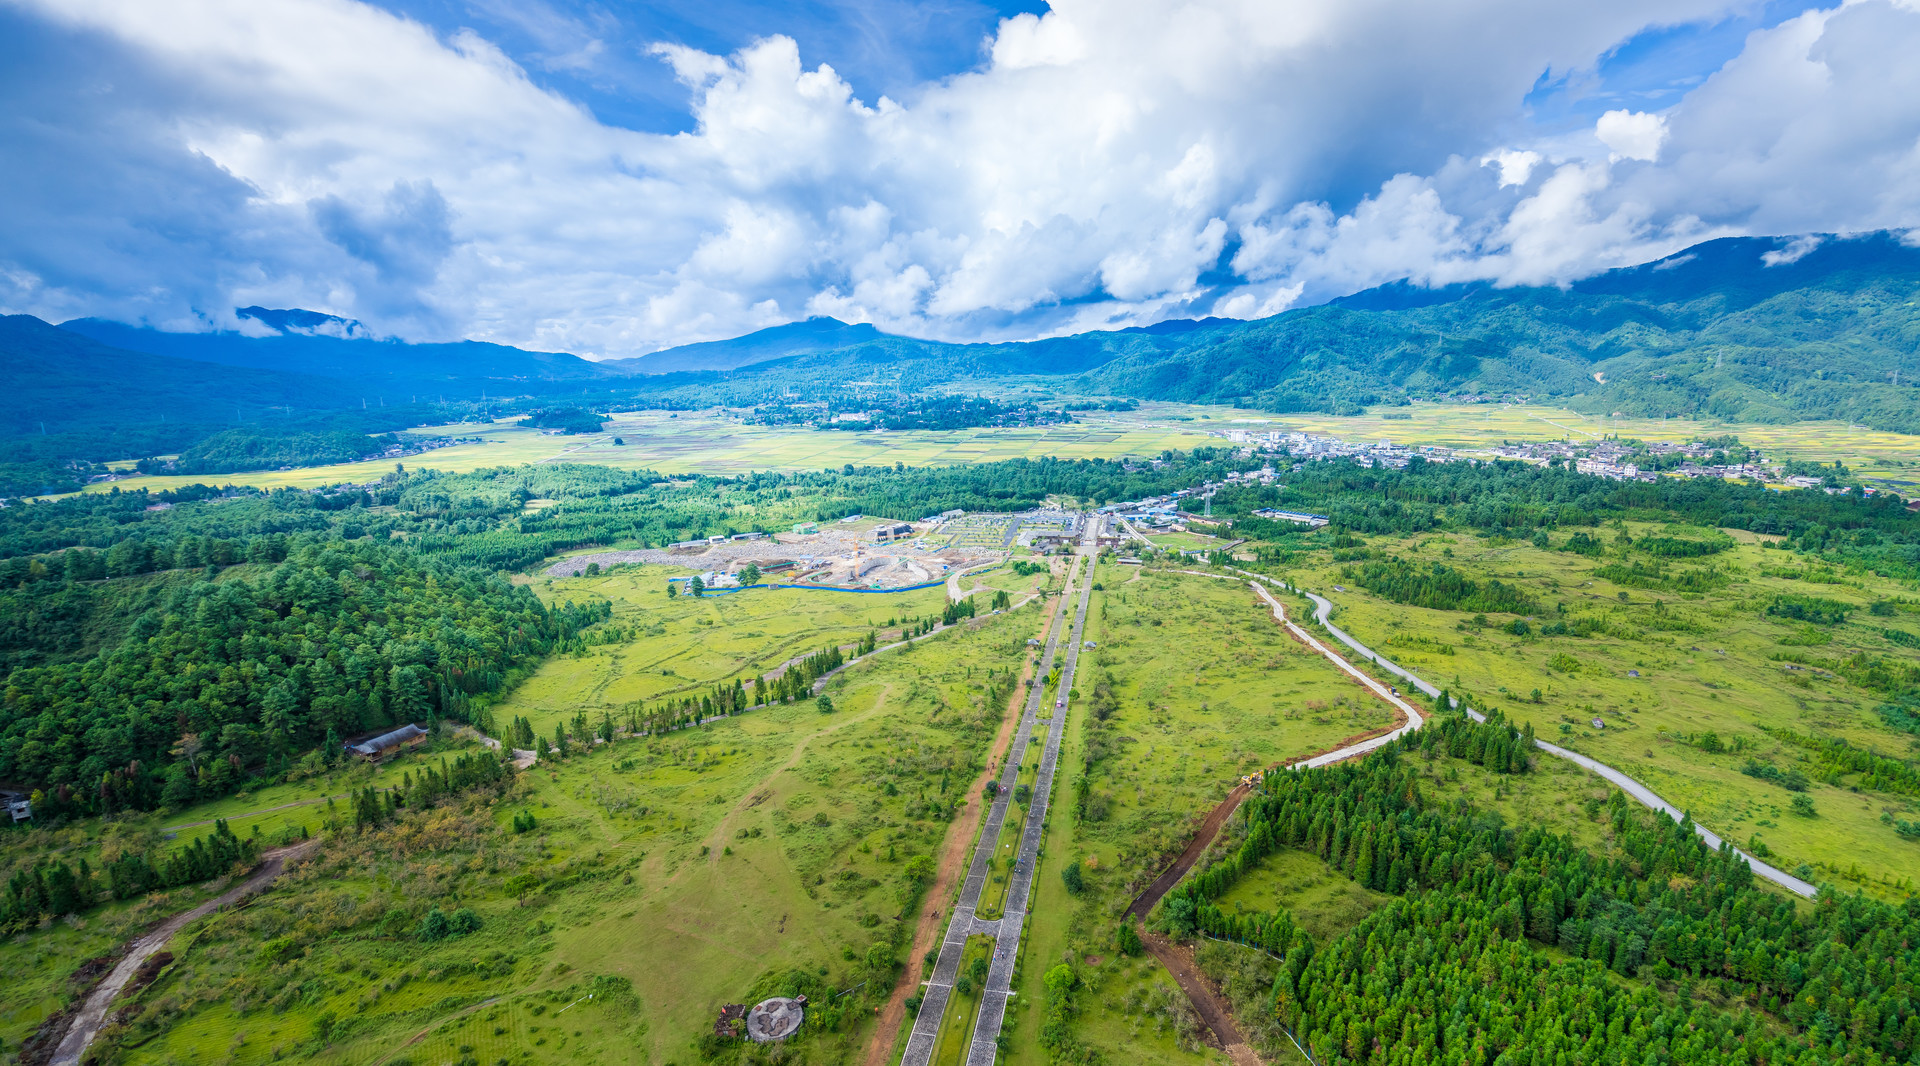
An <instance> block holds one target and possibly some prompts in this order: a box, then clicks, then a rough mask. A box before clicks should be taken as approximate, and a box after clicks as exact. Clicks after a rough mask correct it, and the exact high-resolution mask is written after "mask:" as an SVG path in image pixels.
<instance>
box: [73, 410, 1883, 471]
mask: <svg viewBox="0 0 1920 1066" xmlns="http://www.w3.org/2000/svg"><path fill="white" fill-rule="evenodd" d="M1075 417H1076V419H1078V421H1076V422H1075V423H1072V424H1068V425H1058V426H1037V427H1033V428H1011V429H1001V428H980V429H964V430H938V431H935V430H925V431H923V430H904V431H890V432H886V433H842V432H822V431H816V430H812V429H807V428H805V427H799V426H750V425H746V424H745V423H743V422H742V421H740V419H739V418H737V417H735V416H733V415H730V414H728V413H727V412H725V411H721V410H711V411H699V412H677V413H669V412H663V411H637V412H624V413H623V412H615V413H614V415H613V421H611V422H609V423H608V424H607V427H606V431H605V432H604V433H601V434H598V435H593V436H577V437H567V436H548V435H546V434H544V433H542V432H540V431H539V430H535V429H528V428H525V427H522V426H519V425H517V424H516V420H514V419H503V420H501V421H498V422H491V423H482V424H471V425H456V426H422V427H419V428H417V429H414V430H409V431H407V432H408V433H410V434H414V435H419V436H477V437H481V438H483V439H484V441H485V443H483V444H462V445H456V446H454V447H451V448H442V449H438V450H435V451H431V452H427V453H425V454H422V455H417V456H410V457H408V458H406V459H405V460H402V462H403V464H404V465H406V466H407V467H409V468H419V469H424V470H442V471H448V472H453V473H460V472H466V471H472V470H479V469H484V468H487V467H494V466H514V465H519V464H523V463H594V464H598V465H603V466H612V467H618V468H622V469H652V470H659V471H661V472H662V473H672V474H678V473H692V472H698V473H708V474H740V473H746V472H749V471H754V470H818V469H821V468H824V467H838V466H842V465H844V464H847V463H852V464H854V465H856V466H865V465H878V464H882V463H884V464H887V465H892V464H894V463H904V464H906V465H908V466H951V465H959V464H967V463H982V462H995V461H999V460H1002V459H1015V458H1038V457H1041V456H1057V457H1061V458H1069V459H1084V458H1117V457H1121V456H1152V455H1158V454H1159V453H1160V452H1161V451H1162V450H1164V449H1169V448H1172V449H1189V448H1194V447H1203V446H1219V445H1222V444H1224V443H1225V441H1224V440H1223V439H1222V437H1221V436H1220V434H1223V433H1226V432H1228V431H1231V430H1246V431H1249V432H1254V433H1270V432H1282V433H1285V432H1295V431H1299V432H1306V433H1314V434H1318V435H1322V436H1332V437H1341V438H1345V439H1350V440H1361V441H1376V440H1382V439H1387V440H1392V441H1395V442H1397V443H1405V444H1431V445H1440V446H1445V447H1451V448H1461V449H1469V450H1475V449H1485V448H1488V447H1491V446H1494V445H1498V444H1499V443H1501V442H1502V441H1507V440H1515V441H1520V440H1558V439H1561V438H1563V437H1564V438H1569V439H1572V440H1575V441H1580V440H1591V439H1594V438H1596V437H1599V436H1601V435H1617V436H1624V437H1637V438H1640V439H1644V440H1650V441H1655V440H1662V441H1676V442H1678V441H1686V440H1692V439H1696V438H1699V437H1704V436H1718V435H1721V434H1732V435H1735V436H1738V437H1739V438H1740V439H1741V440H1742V441H1744V442H1746V443H1747V444H1749V445H1753V446H1756V447H1759V448H1762V449H1764V450H1765V451H1766V452H1767V453H1768V454H1769V455H1773V456H1777V457H1791V458H1797V459H1805V460H1811V461H1816V462H1832V461H1834V460H1836V459H1837V460H1843V461H1845V462H1846V463H1847V465H1848V466H1849V467H1850V468H1852V469H1853V470H1854V471H1855V472H1856V473H1858V474H1861V475H1862V476H1865V477H1867V478H1870V479H1874V480H1879V481H1883V482H1886V483H1888V484H1890V485H1892V486H1893V487H1896V488H1902V489H1904V488H1905V487H1906V486H1907V485H1908V484H1914V483H1920V438H1915V437H1912V436H1908V435H1905V434H1900V433H1885V432H1879V431H1874V430H1867V429H1857V428H1854V427H1851V426H1848V425H1845V424H1844V423H1797V424H1794V425H1790V426H1787V425H1778V426H1776V425H1755V424H1745V423H1722V422H1716V421H1711V420H1689V419H1631V418H1618V419H1615V418H1595V417H1589V416H1586V415H1582V414H1580V413H1578V412H1576V411H1571V410H1568V409H1565V408H1558V407H1546V406H1536V405H1524V404H1429V403H1420V404H1414V405H1412V406H1410V407H1399V408H1375V409H1373V410H1371V411H1369V412H1368V413H1366V414H1364V415H1358V416H1353V417H1338V416H1333V415H1313V414H1286V415H1275V414H1269V413H1266V412H1261V411H1254V410H1247V409H1241V408H1232V407H1209V406H1199V405H1192V404H1175V403H1163V402H1148V403H1142V404H1141V405H1140V407H1139V409H1138V410H1135V411H1122V412H1081V413H1078V414H1076V415H1075ZM615 438H619V439H620V440H621V441H623V442H624V443H622V444H619V445H616V444H614V443H613V441H614V439H615ZM393 465H394V464H393V461H392V460H384V459H383V460H370V461H367V462H362V463H341V464H336V465H331V466H316V467H304V468H301V469H297V470H280V471H275V470H261V471H250V472H245V473H235V474H194V475H172V474H168V475H156V476H150V477H131V478H126V479H123V480H120V481H117V482H112V483H103V484H100V485H94V486H90V487H89V488H88V489H87V490H86V491H89V492H102V491H107V490H108V489H110V488H112V487H114V486H116V485H117V486H118V487H120V488H121V489H122V490H130V489H136V488H141V487H146V488H151V489H168V488H177V487H179V486H181V485H190V484H197V483H198V484H205V483H216V484H228V483H231V484H235V485H252V486H258V487H261V488H278V487H283V486H286V487H293V488H316V487H319V486H322V485H333V484H340V483H345V482H365V481H368V480H371V479H374V478H377V477H379V476H380V475H382V474H384V473H386V472H387V471H390V470H392V469H393Z"/></svg>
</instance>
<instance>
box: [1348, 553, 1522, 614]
mask: <svg viewBox="0 0 1920 1066" xmlns="http://www.w3.org/2000/svg"><path fill="white" fill-rule="evenodd" d="M1340 577H1341V579H1342V580H1344V581H1351V582H1353V583H1354V584H1356V585H1359V586H1360V587H1361V588H1364V589H1366V590H1367V591H1368V592H1371V593H1373V594H1374V595H1376V596H1379V597H1381V598H1383V599H1388V600H1392V601H1393V602H1395V603H1404V604H1408V605H1410V606H1413V607H1426V608H1430V609H1433V610H1439V611H1479V612H1505V613H1508V614H1532V613H1534V612H1535V611H1537V610H1539V607H1540V605H1539V603H1538V602H1537V601H1535V600H1534V599H1533V597H1531V596H1529V595H1527V594H1526V593H1525V592H1523V591H1521V589H1520V588H1519V587H1518V586H1515V585H1509V584H1507V583H1506V582H1504V581H1500V580H1498V579H1496V578H1487V579H1485V580H1480V581H1476V580H1474V579H1473V578H1470V577H1468V576H1467V575H1465V574H1463V573H1461V572H1460V571H1459V570H1456V569H1454V568H1453V567H1450V566H1446V565H1444V564H1441V563H1432V564H1429V565H1428V566H1425V567H1422V566H1419V565H1417V564H1414V563H1409V562H1407V561H1406V560H1404V559H1398V558H1391V559H1377V560H1373V561H1370V562H1367V563H1364V564H1362V565H1361V566H1359V567H1357V568H1356V567H1351V566H1349V567H1344V568H1342V569H1341V571H1340Z"/></svg>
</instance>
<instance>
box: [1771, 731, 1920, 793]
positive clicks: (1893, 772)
mask: <svg viewBox="0 0 1920 1066" xmlns="http://www.w3.org/2000/svg"><path fill="white" fill-rule="evenodd" d="M1761 730H1762V731H1763V732H1765V733H1766V734H1767V735H1768V736H1770V737H1772V738H1773V739H1775V740H1778V741H1780V742H1781V743H1784V744H1790V745H1792V746H1794V747H1796V748H1799V749H1800V750H1802V751H1805V752H1806V753H1808V755H1809V756H1811V757H1812V760H1813V765H1814V771H1813V776H1814V777H1816V778H1818V779H1819V780H1822V781H1825V782H1827V783H1828V784H1831V785H1838V784H1840V782H1841V778H1842V777H1843V776H1844V775H1846V774H1859V775H1860V777H1859V780H1858V781H1856V782H1854V783H1855V784H1857V785H1859V787H1861V788H1864V789H1868V790H1870V791H1873V792H1893V793H1897V794H1899V795H1903V796H1916V797H1920V767H1916V766H1915V765H1914V764H1913V763H1912V762H1910V761H1908V760H1905V759H1896V758H1892V757H1890V756H1886V755H1881V754H1880V753H1878V752H1874V751H1868V750H1865V749H1863V748H1857V747H1855V746H1853V745H1852V744H1849V743H1847V742H1846V741H1844V740H1841V739H1840V738H1839V737H1816V736H1808V735H1807V734H1805V733H1798V732H1795V731H1794V730H1792V729H1788V728H1786V727H1785V726H1774V727H1767V726H1762V727H1761Z"/></svg>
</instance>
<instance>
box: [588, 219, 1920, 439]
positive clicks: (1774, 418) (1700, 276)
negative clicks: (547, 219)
mask: <svg viewBox="0 0 1920 1066" xmlns="http://www.w3.org/2000/svg"><path fill="white" fill-rule="evenodd" d="M722 358H723V359H724V367H725V368H726V369H730V370H733V371H735V375H736V376H735V382H736V383H737V382H738V381H739V380H740V378H739V375H740V374H741V373H746V372H758V373H759V374H761V375H763V376H768V377H784V378H802V379H804V378H807V377H820V376H824V375H825V373H826V372H827V371H828V370H829V369H830V368H833V367H844V366H846V365H851V364H865V365H867V366H871V365H873V364H881V363H889V362H891V363H897V364H901V365H902V367H903V374H904V377H905V378H907V379H910V380H917V381H919V382H920V383H922V384H926V383H931V381H933V380H936V379H937V380H954V379H964V378H966V377H970V376H979V375H992V374H1002V373H1020V374H1056V375H1063V376H1065V380H1063V382H1062V386H1063V388H1071V389H1073V390H1077V391H1082V392H1093V393H1099V394H1114V395H1122V396H1132V397H1136V398H1139V399H1168V400H1183V401H1190V402H1196V403H1235V404H1240V405H1244V406H1250V407H1258V408H1263V409H1266V410H1270V411H1276V412H1287V411H1323V412H1328V413H1335V414H1346V413H1353V412H1356V411H1358V410H1359V409H1361V408H1362V407H1364V406H1367V405H1370V404H1379V403H1403V402H1406V401H1407V400H1408V399H1410V398H1416V397H1418V398H1444V397H1454V398H1472V397H1487V396H1492V397H1517V396H1525V397H1528V398H1530V399H1532V400H1535V401H1540V402H1549V403H1563V404H1568V405H1571V406H1574V407H1577V408H1581V409H1584V410H1589V411H1621V412H1623V413H1626V414H1632V415H1636V416H1651V417H1659V416H1663V415H1673V416H1679V415H1700V414H1705V415H1710V416H1712V417H1716V418H1722V419H1726V420H1729V421H1753V422H1785V421H1795V420H1800V419H1828V418H1831V419H1851V420H1854V421H1858V422H1862V423H1865V424H1867V425H1871V426H1875V427H1876V428H1883V429H1894V430H1899V431H1902V432H1915V433H1920V403H1917V401H1920V392H1916V391H1915V385H1916V380H1915V379H1916V377H1917V376H1920V247H1916V246H1914V245H1912V244H1908V243H1905V242H1904V241H1903V240H1901V239H1900V238H1899V237H1897V236H1895V235H1893V234H1888V233H1875V234H1868V235H1864V236H1857V237H1847V238H1839V237H1833V236H1830V235H1829V236H1817V235H1816V236H1808V237H1796V238H1769V237H1748V238H1727V239H1722V240H1715V241H1709V242H1706V243H1704V244H1700V245H1696V246H1694V247H1692V248H1689V249H1687V250H1686V251H1684V252H1681V253H1679V254H1677V255H1673V256H1669V257H1667V258H1665V259H1662V260H1659V261H1657V262H1653V263H1647V264H1643V265H1640V266H1636V267H1629V268H1625V269H1621V270H1613V271H1609V272H1607V273H1605V274H1601V275H1598V276H1596V277H1593V278H1589V279H1587V280H1585V281H1582V282H1579V283H1576V284H1574V285H1572V286H1570V287H1568V288H1566V289H1559V288H1552V287H1510V288H1498V287H1495V286H1493V285H1491V284H1488V283H1484V282H1483V283H1475V284H1470V285H1454V286H1448V287H1446V288H1440V289H1424V288H1416V287H1414V286H1410V285H1407V284H1405V283H1397V284H1393V285H1386V286H1382V287H1379V288H1375V289H1369V290H1366V291H1364V292H1360V293H1356V294H1354V295H1352V296H1348V297H1345V298H1343V299H1339V300H1335V301H1333V302H1331V303H1328V304H1324V305H1321V306H1318V307H1309V308H1302V309H1298V310H1293V311H1287V312H1284V313H1282V314H1279V315H1275V316H1273V317H1271V318H1266V319H1261V320H1258V321H1253V322H1240V321H1232V320H1224V319H1207V320H1203V321H1198V322H1191V321H1183V322H1163V323H1160V324H1158V325H1155V326H1151V327H1147V328H1144V329H1127V330H1115V331H1101V332H1092V333H1082V334H1077V335H1075V336H1071V337H1061V338H1055V339H1049V340H1041V341H1032V342H1026V343H1019V344H943V343H939V342H934V341H919V340H912V339H910V338H904V337H894V336H890V335H887V334H883V333H879V332H878V331H873V330H870V329H864V328H861V327H852V326H847V325H845V324H844V323H839V322H834V321H833V320H831V319H815V320H812V321H810V322H806V323H795V324H792V325H788V326H779V327H775V328H774V329H769V330H761V331H760V332H758V333H752V334H748V335H746V336H744V337H738V338H735V339H733V340H730V341H721V342H716V343H715V344H712V345H689V346H686V347H684V348H674V349H668V350H667V351H664V352H658V353H655V354H654V355H651V356H647V357H645V358H644V359H642V360H634V361H628V363H627V364H626V365H634V364H638V365H639V366H642V367H644V366H646V365H649V364H650V363H651V364H654V365H660V366H671V367H673V368H674V369H678V370H696V369H709V368H714V369H717V368H720V367H721V366H722V365H723V364H722V362H721V359H722ZM655 361H657V363H655ZM907 364H918V365H917V366H914V367H912V368H911V370H907V369H906V365H907ZM941 367H944V368H946V369H945V370H941V369H939V368H941Z"/></svg>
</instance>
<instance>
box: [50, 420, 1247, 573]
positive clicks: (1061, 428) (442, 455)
mask: <svg viewBox="0 0 1920 1066" xmlns="http://www.w3.org/2000/svg"><path fill="white" fill-rule="evenodd" d="M409 432H411V433H413V434H415V435H419V436H435V437H440V436H453V437H481V438H483V440H484V443H481V444H460V445H455V446H453V447H450V448H440V449H436V450H434V451H430V452H426V453H424V454H421V455H415V456H408V457H407V458H405V459H403V460H401V461H400V462H401V463H402V464H403V465H405V466H406V467H408V468H409V469H421V470H442V471H447V472H450V473H464V472H467V471H472V470H480V469H484V468H487V467H495V466H519V465H522V464H526V463H593V464H596V465H600V466H611V467H617V468H620V469H627V470H640V469H646V470H658V471H661V472H662V473H669V474H681V473H703V474H744V473H747V472H749V471H754V470H819V469H823V468H827V467H839V466H843V465H845V464H847V463H852V464H854V465H855V466H878V465H887V466H892V465H893V464H895V463H905V464H906V465H908V466H954V465H963V464H967V463H985V462H997V461H1000V460H1003V459H1020V458H1030V459H1037V458H1040V457H1042V456H1058V457H1061V458H1069V459H1092V458H1115V457H1119V456H1127V455H1133V456H1149V455H1158V454H1159V453H1160V452H1161V451H1163V450H1165V449H1168V448H1173V449H1181V450H1184V449H1188V448H1194V447H1201V446H1205V445H1208V444H1218V443H1220V441H1219V439H1218V438H1210V437H1209V436H1208V434H1207V432H1206V431H1205V430H1204V429H1197V428H1187V427H1186V426H1184V425H1183V424H1180V423H1141V424H1139V425H1131V424H1129V425H1111V424H1108V423H1105V422H1101V421H1094V420H1088V421H1086V422H1081V423H1070V424H1066V425H1057V426H1035V427H1031V428H1008V429H1001V428H991V427H989V428H981V429H959V430H898V431H888V432H884V433H846V432H829V431H823V430H813V429H808V428H806V427H804V426H753V425H747V424H746V423H744V422H742V421H741V420H740V419H739V418H738V417H737V416H734V415H732V414H729V413H728V412H725V411H719V410H715V411H705V412H676V413H671V414H670V413H668V412H664V411H633V412H615V413H614V415H613V420H612V421H611V422H609V423H607V426H606V431H605V432H604V433H601V434H598V435H593V436H573V437H569V436H549V435H547V434H545V433H542V432H541V431H540V430H537V429H529V428H526V427H523V426H520V425H517V424H515V422H514V421H513V420H502V421H500V422H493V423H486V424H481V425H457V426H421V427H419V428H417V429H414V430H411V431H409ZM616 438H617V439H619V440H620V441H622V442H623V443H620V444H615V443H614V441H615V439H616ZM393 466H394V461H393V460H390V459H380V460H369V461H367V462H362V463H339V464H335V465H331V466H315V467H303V468H300V469H297V470H255V471H247V472H243V473H235V474H192V475H185V474H181V475H175V474H165V475H155V476H149V477H133V478H125V479H122V480H120V481H116V482H111V483H103V484H100V485H93V486H90V487H89V488H88V489H87V491H89V492H104V491H108V490H110V489H112V488H114V487H116V486H117V487H119V488H120V489H121V490H123V491H127V490H132V489H138V488H149V489H156V490H157V489H168V488H177V487H179V486H181V485H192V484H209V483H213V484H234V485H252V486H258V487H260V488H281V487H291V488H318V487H320V486H322V485H335V484H341V483H345V482H366V481H371V480H374V479H377V478H379V477H380V476H381V475H382V474H384V473H386V472H388V471H390V470H392V469H393ZM995 546H997V544H996V545H995Z"/></svg>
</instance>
